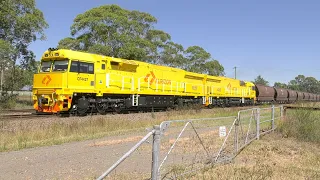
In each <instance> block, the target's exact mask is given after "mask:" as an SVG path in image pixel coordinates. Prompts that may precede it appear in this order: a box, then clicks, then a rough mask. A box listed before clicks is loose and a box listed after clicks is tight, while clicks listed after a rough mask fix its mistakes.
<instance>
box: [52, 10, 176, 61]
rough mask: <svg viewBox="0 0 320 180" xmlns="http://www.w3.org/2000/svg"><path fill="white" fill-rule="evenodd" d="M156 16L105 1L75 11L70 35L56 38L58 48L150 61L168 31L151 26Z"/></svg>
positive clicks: (167, 37) (167, 35)
mask: <svg viewBox="0 0 320 180" xmlns="http://www.w3.org/2000/svg"><path fill="white" fill-rule="evenodd" d="M156 22H157V19H156V18H155V17H153V16H152V15H150V14H148V13H144V12H139V11H129V10H126V9H122V8H121V7H119V6H117V5H105V6H100V7H97V8H93V9H90V10H88V11H86V12H85V13H83V14H79V15H78V16H77V17H76V18H75V19H74V23H73V25H72V26H71V35H72V36H73V37H74V38H70V37H68V38H65V39H62V40H61V41H60V42H59V46H58V47H59V48H68V49H74V50H82V51H87V52H91V53H98V54H103V55H108V56H113V57H121V58H125V59H139V60H143V61H152V60H153V59H155V58H154V57H156V56H157V55H158V53H157V50H158V48H162V47H163V46H164V43H165V42H167V41H169V40H170V38H171V37H170V35H169V34H167V33H165V32H163V31H160V30H156V29H154V28H153V25H154V24H155V23H156Z"/></svg>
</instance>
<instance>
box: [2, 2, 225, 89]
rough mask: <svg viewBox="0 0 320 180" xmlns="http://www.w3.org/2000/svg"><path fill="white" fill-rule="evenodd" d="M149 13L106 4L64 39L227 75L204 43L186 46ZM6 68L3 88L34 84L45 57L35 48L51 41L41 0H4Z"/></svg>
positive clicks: (79, 46)
mask: <svg viewBox="0 0 320 180" xmlns="http://www.w3.org/2000/svg"><path fill="white" fill-rule="evenodd" d="M157 21H158V20H157V19H156V18H155V17H154V16H152V15H151V14H149V13H146V12H140V11H136V10H132V11H129V10H126V9H123V8H121V7H119V6H117V5H103V6H100V7H96V8H92V9H90V10H88V11H86V12H84V13H83V14H79V15H77V16H76V18H75V19H74V21H73V24H71V32H70V35H71V37H66V38H63V39H61V40H60V41H59V43H58V45H57V47H58V48H66V49H72V50H78V51H84V52H90V53H97V54H101V55H107V56H113V57H119V58H124V59H133V60H139V61H144V62H150V63H155V64H160V65H166V66H171V67H177V68H182V69H185V70H188V71H192V72H198V73H206V74H211V75H224V74H225V73H224V67H223V66H222V65H221V64H220V63H219V61H218V60H215V59H213V58H212V56H211V54H210V53H209V52H207V51H206V50H205V49H204V48H202V47H200V46H197V45H195V46H190V47H187V48H184V47H183V46H182V45H181V44H178V43H175V42H173V41H172V40H171V36H170V34H168V33H166V32H164V31H162V30H159V29H156V28H154V25H155V24H156V23H157ZM0 22H1V23H0V71H1V72H3V74H4V75H3V77H1V80H2V82H4V83H3V85H2V87H1V89H2V90H3V91H14V90H20V89H21V88H22V87H24V86H25V85H32V81H33V74H34V73H35V72H37V67H38V66H39V61H37V60H36V57H35V55H34V53H33V52H32V51H31V50H30V49H29V45H30V44H31V43H32V42H34V41H37V40H45V39H46V36H45V33H44V30H45V29H47V28H48V27H49V25H48V23H47V22H46V20H45V18H44V15H43V12H42V11H40V10H39V9H37V8H36V4H35V0H2V1H0Z"/></svg>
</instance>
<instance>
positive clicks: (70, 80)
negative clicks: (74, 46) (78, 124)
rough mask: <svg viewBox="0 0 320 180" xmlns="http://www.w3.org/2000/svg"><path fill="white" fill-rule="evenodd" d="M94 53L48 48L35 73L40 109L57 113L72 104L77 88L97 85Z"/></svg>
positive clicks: (36, 106) (86, 89)
mask: <svg viewBox="0 0 320 180" xmlns="http://www.w3.org/2000/svg"><path fill="white" fill-rule="evenodd" d="M94 64H95V62H94V61H93V57H91V58H90V57H86V56H84V57H81V54H80V56H79V55H78V56H74V54H72V51H69V50H63V49H62V50H58V49H51V48H50V49H48V50H47V51H46V52H45V53H44V54H43V56H42V58H41V63H40V66H39V68H38V73H36V74H35V75H34V82H33V101H34V108H35V109H36V111H37V112H44V113H57V112H61V111H68V110H69V109H70V108H71V104H72V97H73V96H74V93H73V92H74V90H75V89H79V88H84V92H86V91H87V92H91V91H92V90H93V89H94Z"/></svg>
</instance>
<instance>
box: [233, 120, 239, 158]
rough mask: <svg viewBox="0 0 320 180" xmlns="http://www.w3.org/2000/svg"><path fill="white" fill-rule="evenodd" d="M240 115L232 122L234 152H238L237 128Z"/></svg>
mask: <svg viewBox="0 0 320 180" xmlns="http://www.w3.org/2000/svg"><path fill="white" fill-rule="evenodd" d="M239 117H240V115H238V117H237V118H236V122H235V124H234V150H235V154H237V153H238V150H239V136H238V129H239V120H240V118H239Z"/></svg>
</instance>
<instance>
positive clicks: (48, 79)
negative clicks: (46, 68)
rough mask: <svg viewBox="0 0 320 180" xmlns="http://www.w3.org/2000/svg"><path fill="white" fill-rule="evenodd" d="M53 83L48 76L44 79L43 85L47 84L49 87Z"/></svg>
mask: <svg viewBox="0 0 320 180" xmlns="http://www.w3.org/2000/svg"><path fill="white" fill-rule="evenodd" d="M50 81H51V77H50V76H49V75H46V76H45V77H44V78H43V79H42V84H45V85H46V86H48V84H49V83H50Z"/></svg>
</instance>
